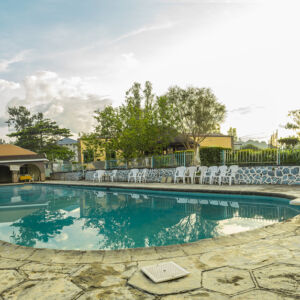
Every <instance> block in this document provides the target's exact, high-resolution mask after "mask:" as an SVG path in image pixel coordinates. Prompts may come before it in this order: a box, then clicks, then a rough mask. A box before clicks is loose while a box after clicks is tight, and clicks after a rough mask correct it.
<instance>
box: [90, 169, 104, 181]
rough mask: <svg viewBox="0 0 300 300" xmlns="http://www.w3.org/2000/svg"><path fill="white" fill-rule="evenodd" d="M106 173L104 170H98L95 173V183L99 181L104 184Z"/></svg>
mask: <svg viewBox="0 0 300 300" xmlns="http://www.w3.org/2000/svg"><path fill="white" fill-rule="evenodd" d="M105 173H106V172H105V171H104V170H97V171H96V172H95V173H94V176H93V182H95V180H96V179H98V181H99V182H102V181H103V178H104V176H105Z"/></svg>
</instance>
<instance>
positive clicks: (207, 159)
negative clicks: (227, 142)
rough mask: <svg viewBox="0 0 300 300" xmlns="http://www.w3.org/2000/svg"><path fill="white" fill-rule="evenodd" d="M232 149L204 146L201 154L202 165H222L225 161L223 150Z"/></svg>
mask: <svg viewBox="0 0 300 300" xmlns="http://www.w3.org/2000/svg"><path fill="white" fill-rule="evenodd" d="M223 150H231V149H230V148H222V147H202V148H200V151H199V155H200V161H201V165H202V166H220V165H222V163H223V160H222V151H223Z"/></svg>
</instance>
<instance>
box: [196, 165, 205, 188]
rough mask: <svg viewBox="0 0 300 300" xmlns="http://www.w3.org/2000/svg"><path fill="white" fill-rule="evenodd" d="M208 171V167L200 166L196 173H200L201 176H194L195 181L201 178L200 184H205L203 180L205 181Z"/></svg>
mask: <svg viewBox="0 0 300 300" xmlns="http://www.w3.org/2000/svg"><path fill="white" fill-rule="evenodd" d="M207 169H208V167H206V166H198V167H197V171H196V173H198V172H199V173H200V175H195V176H194V180H195V179H196V178H199V184H202V183H203V179H204V177H205V175H206V172H207Z"/></svg>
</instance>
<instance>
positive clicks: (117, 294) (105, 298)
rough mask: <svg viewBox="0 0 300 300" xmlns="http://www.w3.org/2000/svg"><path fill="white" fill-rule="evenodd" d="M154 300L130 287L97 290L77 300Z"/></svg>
mask: <svg viewBox="0 0 300 300" xmlns="http://www.w3.org/2000/svg"><path fill="white" fill-rule="evenodd" d="M92 299H95V300H97V299H99V300H152V299H153V300H154V296H151V295H148V294H145V293H143V292H141V291H138V290H136V289H133V288H130V287H127V286H126V287H112V288H109V289H103V288H102V289H95V290H93V291H91V292H87V293H85V294H83V295H82V296H80V297H79V298H78V299H77V300H92Z"/></svg>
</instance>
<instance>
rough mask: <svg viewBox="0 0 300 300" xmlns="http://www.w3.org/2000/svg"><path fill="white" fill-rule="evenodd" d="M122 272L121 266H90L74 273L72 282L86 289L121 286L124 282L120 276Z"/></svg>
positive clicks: (123, 267)
mask: <svg viewBox="0 0 300 300" xmlns="http://www.w3.org/2000/svg"><path fill="white" fill-rule="evenodd" d="M124 271H125V266H124V265H122V264H91V265H87V266H85V267H84V268H82V269H79V270H78V271H77V272H75V273H74V274H73V275H72V281H73V282H74V283H76V284H78V285H80V286H82V287H84V288H87V289H88V288H97V287H102V286H110V285H122V284H125V282H126V281H125V279H123V278H122V276H121V274H122V273H123V272H124Z"/></svg>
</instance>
